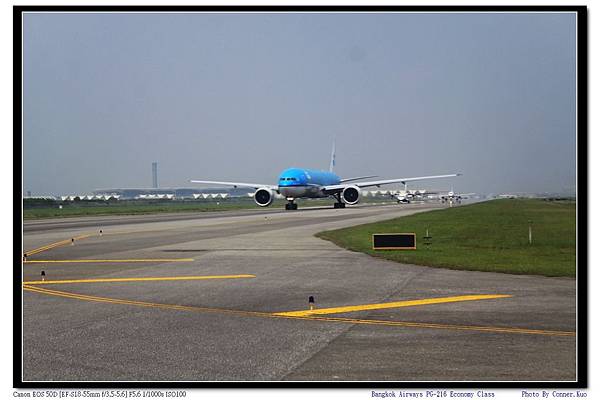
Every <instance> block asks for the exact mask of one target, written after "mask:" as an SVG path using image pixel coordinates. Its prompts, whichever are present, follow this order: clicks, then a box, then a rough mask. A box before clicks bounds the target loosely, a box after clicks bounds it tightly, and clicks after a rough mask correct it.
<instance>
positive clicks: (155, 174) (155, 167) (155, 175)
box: [152, 161, 158, 189]
mask: <svg viewBox="0 0 600 400" xmlns="http://www.w3.org/2000/svg"><path fill="white" fill-rule="evenodd" d="M152 187H153V188H154V189H158V163H157V162H156V161H155V162H153V163H152Z"/></svg>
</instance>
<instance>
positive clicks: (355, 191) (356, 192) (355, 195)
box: [342, 186, 360, 205]
mask: <svg viewBox="0 0 600 400" xmlns="http://www.w3.org/2000/svg"><path fill="white" fill-rule="evenodd" d="M342 200H344V203H346V204H350V205H352V204H356V203H358V200H360V189H359V188H358V186H348V187H347V188H345V189H344V191H343V192H342Z"/></svg>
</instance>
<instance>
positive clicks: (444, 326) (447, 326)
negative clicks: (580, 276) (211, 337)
mask: <svg viewBox="0 0 600 400" xmlns="http://www.w3.org/2000/svg"><path fill="white" fill-rule="evenodd" d="M23 290H26V291H30V292H37V293H42V294H47V295H51V296H59V297H66V298H71V299H78V300H85V301H95V302H101V303H112V304H123V305H131V306H138V307H150V308H161V309H170V310H179V311H192V312H213V313H223V314H234V315H242V316H252V317H264V318H286V319H298V320H307V321H321V322H336V323H347V324H348V323H349V324H367V325H383V326H396V327H407V328H421V329H424V328H429V329H445V330H460V331H477V332H488V333H514V334H529V335H547V336H575V332H569V331H554V330H543V329H527V328H512V327H494V326H476V325H473V326H471V325H450V324H436V323H427V322H404V321H385V320H370V319H353V318H333V317H310V316H308V317H306V316H294V315H281V314H279V313H266V312H257V311H238V310H227V309H220V308H209V307H195V306H182V305H176V304H160V303H149V302H144V301H133V300H122V299H113V298H108V297H98V296H88V295H84V294H77V293H69V292H62V291H58V290H50V289H46V288H40V287H35V286H29V285H23Z"/></svg>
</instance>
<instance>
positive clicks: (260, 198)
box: [254, 188, 275, 207]
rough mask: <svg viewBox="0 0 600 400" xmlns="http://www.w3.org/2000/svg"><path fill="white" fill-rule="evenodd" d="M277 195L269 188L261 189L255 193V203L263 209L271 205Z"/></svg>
mask: <svg viewBox="0 0 600 400" xmlns="http://www.w3.org/2000/svg"><path fill="white" fill-rule="evenodd" d="M274 198H275V193H274V192H273V191H272V190H271V189H269V188H260V189H258V190H257V191H256V192H254V202H255V203H256V204H258V205H259V206H261V207H267V206H269V205H271V203H272V202H273V199H274Z"/></svg>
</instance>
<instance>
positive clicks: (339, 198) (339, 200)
mask: <svg viewBox="0 0 600 400" xmlns="http://www.w3.org/2000/svg"><path fill="white" fill-rule="evenodd" d="M334 197H335V198H336V199H337V203H333V208H346V203H344V202H343V201H342V195H341V194H339V193H336V194H335V195H334Z"/></svg>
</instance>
